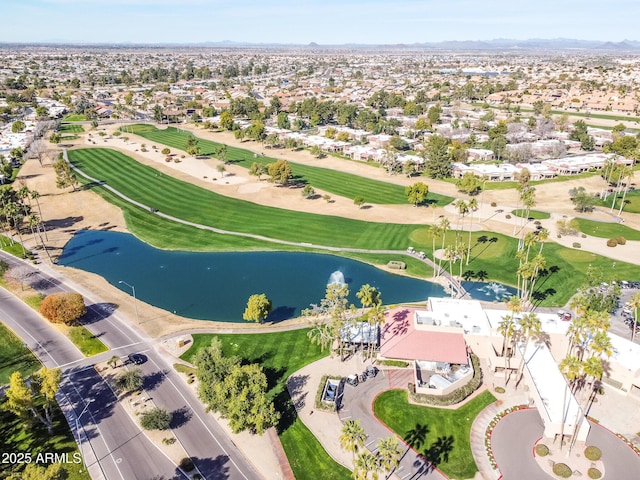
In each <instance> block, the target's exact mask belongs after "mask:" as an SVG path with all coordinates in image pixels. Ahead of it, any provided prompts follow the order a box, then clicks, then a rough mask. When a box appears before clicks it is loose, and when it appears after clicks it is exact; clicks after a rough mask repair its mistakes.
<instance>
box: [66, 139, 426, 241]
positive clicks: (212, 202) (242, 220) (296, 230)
mask: <svg viewBox="0 0 640 480" xmlns="http://www.w3.org/2000/svg"><path fill="white" fill-rule="evenodd" d="M69 160H70V161H71V162H72V163H73V164H74V165H76V166H77V167H78V168H80V169H81V170H82V171H83V172H85V173H87V174H88V175H90V176H92V177H94V178H97V179H100V180H103V181H106V182H107V184H108V185H110V186H111V187H113V188H115V189H117V190H118V191H119V192H121V193H123V194H124V195H127V196H128V197H131V198H134V199H135V200H137V201H139V202H141V203H143V204H145V205H148V206H152V207H155V208H157V209H159V210H160V211H161V212H162V213H164V214H167V215H171V216H175V217H178V218H181V219H183V220H187V221H190V222H194V223H198V224H202V225H208V226H212V227H216V228H220V229H224V230H228V231H233V232H245V233H253V234H258V235H263V236H266V237H269V238H276V239H281V240H289V241H295V242H303V243H309V244H318V245H331V246H341V247H351V248H367V249H377V248H380V249H394V250H404V249H406V248H407V246H408V245H409V243H408V237H409V235H410V233H411V232H412V231H413V230H415V228H416V227H415V226H414V225H398V224H391V223H389V224H384V223H374V222H364V221H358V220H350V219H345V218H341V217H333V216H325V215H315V214H308V213H301V212H294V211H289V210H282V209H278V208H273V207H266V206H262V205H257V204H254V203H251V202H247V201H243V200H237V199H233V198H229V197H225V196H222V195H218V194H216V193H213V192H211V191H209V190H205V189H203V188H200V187H197V186H195V185H192V184H190V183H186V182H183V181H180V180H177V179H175V178H173V177H170V176H168V175H163V174H159V173H158V171H157V170H155V169H153V168H151V167H147V166H145V165H141V164H140V163H138V162H136V161H135V160H133V159H132V158H130V157H128V156H126V155H124V154H122V153H120V152H117V151H115V150H110V149H102V148H92V149H80V150H72V151H69ZM94 188H99V187H98V186H94ZM131 208H135V207H130V208H129V209H131ZM354 208H356V207H355V206H354ZM137 210H141V209H140V208H137ZM152 217H157V216H155V215H152ZM146 221H151V222H152V223H155V220H154V219H152V218H150V217H147V219H146ZM190 230H193V229H190ZM336 232H339V234H337V233H336ZM234 241H235V240H234ZM196 248H197V245H196Z"/></svg>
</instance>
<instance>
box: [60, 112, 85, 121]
mask: <svg viewBox="0 0 640 480" xmlns="http://www.w3.org/2000/svg"><path fill="white" fill-rule="evenodd" d="M86 120H87V116H86V115H85V114H84V113H70V114H69V115H65V117H64V118H63V119H62V121H64V122H84V121H86Z"/></svg>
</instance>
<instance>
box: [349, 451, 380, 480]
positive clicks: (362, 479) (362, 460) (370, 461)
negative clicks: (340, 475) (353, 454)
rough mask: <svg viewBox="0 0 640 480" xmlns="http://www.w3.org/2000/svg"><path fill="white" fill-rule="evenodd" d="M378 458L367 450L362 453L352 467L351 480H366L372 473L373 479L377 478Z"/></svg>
mask: <svg viewBox="0 0 640 480" xmlns="http://www.w3.org/2000/svg"><path fill="white" fill-rule="evenodd" d="M377 470H378V458H377V457H376V456H375V455H374V454H373V453H371V452H370V451H369V450H365V451H363V452H362V453H361V454H360V455H358V458H356V460H355V462H354V465H353V478H354V479H355V480H367V479H368V478H369V474H370V473H373V478H374V480H376V479H377V478H378V472H377Z"/></svg>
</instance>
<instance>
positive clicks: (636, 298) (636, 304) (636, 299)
mask: <svg viewBox="0 0 640 480" xmlns="http://www.w3.org/2000/svg"><path fill="white" fill-rule="evenodd" d="M629 305H630V306H631V307H632V308H633V329H632V330H631V341H632V342H633V341H634V340H635V338H636V328H637V327H638V308H640V293H636V294H634V295H633V296H632V297H631V299H630V300H629Z"/></svg>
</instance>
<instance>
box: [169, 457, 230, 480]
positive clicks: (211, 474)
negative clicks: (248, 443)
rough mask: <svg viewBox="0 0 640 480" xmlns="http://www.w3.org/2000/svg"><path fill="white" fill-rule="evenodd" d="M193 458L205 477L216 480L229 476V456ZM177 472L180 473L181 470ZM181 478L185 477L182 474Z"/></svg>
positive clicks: (222, 479) (223, 479)
mask: <svg viewBox="0 0 640 480" xmlns="http://www.w3.org/2000/svg"><path fill="white" fill-rule="evenodd" d="M191 460H192V461H193V463H194V464H195V465H196V467H198V470H199V471H200V473H201V474H202V475H203V476H204V478H215V479H216V480H225V479H227V478H229V466H228V464H229V457H228V456H226V455H218V456H217V457H215V458H198V457H191ZM176 473H179V471H178V472H176ZM179 478H181V479H182V478H184V477H183V476H182V475H180V477H179Z"/></svg>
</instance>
